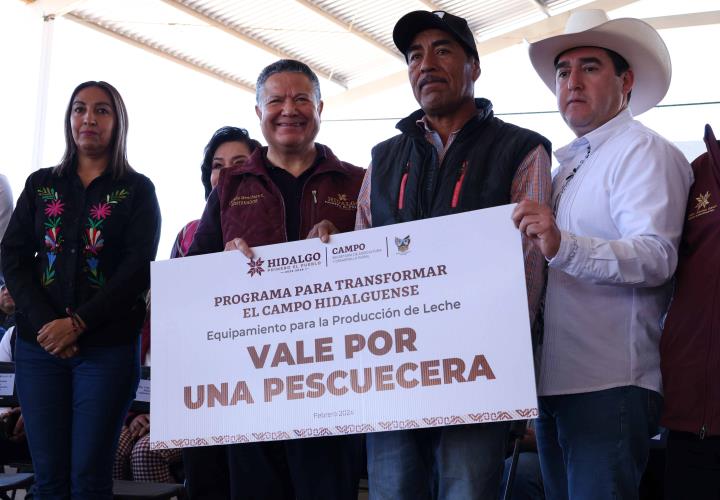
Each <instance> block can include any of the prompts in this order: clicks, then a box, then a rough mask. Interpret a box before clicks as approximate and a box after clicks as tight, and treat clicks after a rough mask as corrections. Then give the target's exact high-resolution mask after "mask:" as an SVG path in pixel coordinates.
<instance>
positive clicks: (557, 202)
mask: <svg viewBox="0 0 720 500" xmlns="http://www.w3.org/2000/svg"><path fill="white" fill-rule="evenodd" d="M591 153H592V148H591V147H590V145H588V147H587V152H586V153H585V157H584V158H583V159H582V160H580V161H579V162H578V164H577V166H576V167H575V168H573V169H572V172H571V173H570V175H568V176H567V177H565V180H564V181H563V183H562V186H560V191H559V192H558V194H557V196H556V197H555V201H554V203H553V215H555V216H557V211H558V207H559V206H560V198H561V197H562V195H563V193H564V192H565V189H566V188H567V186H568V184H570V181H571V180H572V178H573V177H575V174H576V173H577V171H578V170H580V167H582V166H583V163H585V162H586V161H587V159H588V158H589V157H590V154H591Z"/></svg>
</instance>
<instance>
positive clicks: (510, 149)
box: [370, 99, 550, 226]
mask: <svg viewBox="0 0 720 500" xmlns="http://www.w3.org/2000/svg"><path fill="white" fill-rule="evenodd" d="M475 105H476V106H477V108H478V114H477V115H476V116H475V117H473V118H472V119H471V120H470V121H468V122H467V123H466V124H465V125H464V126H463V128H462V129H461V130H460V132H459V133H458V135H457V137H456V138H455V140H454V141H453V143H452V144H451V146H450V148H449V150H448V151H447V153H446V155H445V158H444V160H443V162H442V165H441V164H440V163H439V162H438V154H437V151H436V150H435V147H434V146H433V145H432V144H430V143H429V142H428V141H427V139H425V134H424V131H423V130H422V129H421V128H420V127H418V125H417V123H416V122H417V120H419V119H420V118H422V116H423V114H424V113H423V111H422V110H418V111H416V112H415V113H413V114H411V115H410V116H408V117H407V118H404V119H402V120H401V121H400V122H398V124H397V129H398V130H400V131H401V132H402V133H401V134H400V135H397V136H395V137H392V138H390V139H388V140H387V141H384V142H381V143H380V144H378V145H377V146H375V147H374V148H373V150H372V176H371V182H372V185H371V189H370V196H371V199H370V203H371V205H370V206H371V210H372V225H373V226H384V225H388V224H395V223H397V222H407V221H411V220H417V219H425V218H429V217H438V216H441V215H449V214H453V213H459V212H467V211H469V210H476V209H479V208H488V207H494V206H498V205H504V204H507V203H510V188H511V185H512V180H513V178H514V176H515V172H516V171H517V168H518V167H519V166H520V164H521V163H522V161H523V159H525V157H526V156H527V154H528V153H529V152H530V151H531V150H533V149H534V148H536V147H537V146H538V145H540V144H542V145H543V146H544V147H545V149H546V150H547V152H548V154H550V142H549V141H548V140H547V139H545V138H544V137H543V136H541V135H540V134H537V133H535V132H533V131H531V130H527V129H523V128H520V127H517V126H515V125H511V124H509V123H505V122H503V121H502V120H500V119H499V118H495V116H493V112H492V104H491V103H490V101H488V100H487V99H475Z"/></svg>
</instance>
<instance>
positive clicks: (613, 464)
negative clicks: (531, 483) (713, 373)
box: [535, 386, 662, 500]
mask: <svg viewBox="0 0 720 500" xmlns="http://www.w3.org/2000/svg"><path fill="white" fill-rule="evenodd" d="M661 406H662V396H660V394H658V393H656V392H654V391H650V390H648V389H642V388H640V387H634V386H626V387H616V388H613V389H606V390H603V391H596V392H588V393H582V394H569V395H563V396H544V397H541V398H539V407H540V417H539V418H538V420H537V422H536V425H535V432H536V435H537V443H538V450H539V453H540V467H541V469H542V475H543V482H544V484H545V495H546V497H547V498H548V500H564V499H569V498H572V499H575V498H581V499H583V500H593V499H597V500H608V499H637V498H638V486H639V485H640V479H641V477H642V474H643V471H644V470H645V465H646V464H647V459H648V453H649V446H650V438H651V437H652V436H654V435H655V434H657V428H658V420H659V418H660V410H661Z"/></svg>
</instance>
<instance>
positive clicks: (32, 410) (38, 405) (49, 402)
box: [15, 338, 140, 500]
mask: <svg viewBox="0 0 720 500" xmlns="http://www.w3.org/2000/svg"><path fill="white" fill-rule="evenodd" d="M15 363H16V367H15V371H16V377H15V383H16V385H17V391H18V397H19V399H20V405H21V407H22V413H23V417H24V419H25V429H26V432H27V439H28V444H29V446H30V454H31V455H32V461H33V468H34V470H35V485H36V490H35V497H34V498H38V499H42V500H44V499H69V498H71V497H72V498H73V500H76V499H93V500H100V499H111V498H112V465H113V461H114V458H115V448H116V447H117V442H118V437H119V435H120V429H121V427H122V424H123V420H124V418H125V414H126V413H127V411H128V409H129V407H130V403H131V402H132V399H133V397H134V396H135V390H136V389H137V385H138V381H139V380H140V357H139V348H138V343H134V344H132V345H124V346H111V347H81V349H80V354H78V355H76V356H75V357H73V358H70V359H60V358H57V357H55V356H52V355H51V354H49V353H47V352H46V351H45V350H44V349H43V348H42V347H40V346H39V345H37V344H36V343H30V342H27V341H25V340H23V339H21V338H18V339H17V344H16V347H15Z"/></svg>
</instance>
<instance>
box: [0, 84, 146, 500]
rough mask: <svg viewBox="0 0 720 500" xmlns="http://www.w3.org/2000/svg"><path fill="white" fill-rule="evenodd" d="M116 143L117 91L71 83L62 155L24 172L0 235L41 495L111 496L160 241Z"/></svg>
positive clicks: (121, 133)
mask: <svg viewBox="0 0 720 500" xmlns="http://www.w3.org/2000/svg"><path fill="white" fill-rule="evenodd" d="M126 138H127V111H126V110H125V105H124V103H123V101H122V98H121V97H120V95H119V94H118V92H117V90H115V88H114V87H112V86H111V85H110V84H108V83H105V82H86V83H83V84H81V85H79V86H78V87H77V88H76V89H75V90H74V91H73V93H72V96H71V98H70V102H69V104H68V107H67V111H66V113H65V143H66V149H65V154H64V156H63V158H62V161H61V162H60V164H59V165H58V166H56V167H53V168H46V169H41V170H38V171H37V172H35V173H33V174H32V175H30V177H29V178H28V180H27V182H26V183H25V188H24V190H23V192H22V193H21V195H20V198H19V199H18V202H17V206H16V209H15V212H14V213H13V216H12V218H11V220H10V224H9V226H8V228H7V232H6V233H5V237H4V239H3V241H2V264H3V271H4V274H5V279H6V281H7V285H8V287H9V289H10V292H11V293H12V295H13V297H14V298H15V303H16V309H17V312H16V316H17V317H16V322H17V331H18V339H17V344H16V353H15V359H16V384H17V390H18V396H19V399H20V403H21V405H22V408H23V415H24V417H25V426H26V431H27V437H28V442H29V445H30V453H31V455H32V460H33V466H34V469H35V481H36V486H37V491H36V498H40V499H46V498H47V499H50V498H52V499H55V498H58V499H60V498H71V497H72V498H73V499H80V498H88V499H89V498H92V499H109V498H112V464H113V457H114V453H115V447H116V445H117V439H118V434H119V432H120V428H121V426H122V421H123V418H124V416H125V414H126V412H127V410H128V408H129V406H130V402H131V401H132V398H133V397H134V394H135V389H136V388H137V384H138V380H139V375H140V374H139V348H138V333H139V331H140V326H141V324H142V321H143V317H144V315H145V303H144V301H143V295H144V293H145V292H146V290H147V288H148V286H149V281H150V261H151V260H153V259H154V257H155V252H156V250H157V246H158V240H159V236H160V210H159V207H158V202H157V198H156V196H155V188H154V186H153V184H152V182H150V180H149V179H148V178H147V177H145V176H143V175H141V174H138V173H136V172H135V171H134V170H133V169H132V168H131V167H130V165H129V164H128V161H127V156H126Z"/></svg>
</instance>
